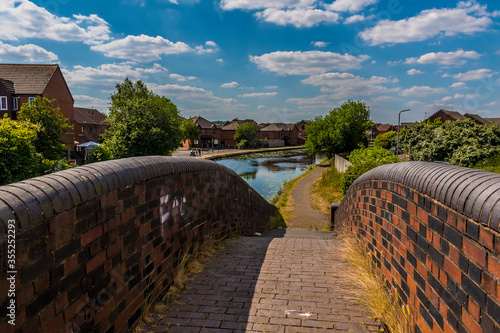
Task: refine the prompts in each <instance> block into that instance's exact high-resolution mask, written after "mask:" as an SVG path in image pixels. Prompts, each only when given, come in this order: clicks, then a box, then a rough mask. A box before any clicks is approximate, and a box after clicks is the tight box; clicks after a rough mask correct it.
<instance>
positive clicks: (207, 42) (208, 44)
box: [205, 40, 218, 47]
mask: <svg viewBox="0 0 500 333" xmlns="http://www.w3.org/2000/svg"><path fill="white" fill-rule="evenodd" d="M205 45H206V46H210V47H217V46H218V45H217V44H216V43H215V42H214V41H211V40H209V41H206V42H205Z"/></svg>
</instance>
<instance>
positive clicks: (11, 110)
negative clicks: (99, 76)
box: [0, 64, 75, 150]
mask: <svg viewBox="0 0 500 333" xmlns="http://www.w3.org/2000/svg"><path fill="white" fill-rule="evenodd" d="M37 96H42V97H46V98H48V99H50V100H53V99H55V100H56V101H55V102H54V103H53V107H54V108H55V107H59V108H60V111H61V113H62V114H63V115H64V117H66V118H67V119H68V121H69V122H70V123H71V124H73V123H74V116H73V114H74V110H73V104H74V99H73V96H72V95H71V92H70V90H69V88H68V85H67V84H66V80H65V79H64V76H63V74H62V72H61V69H60V68H59V65H24V64H0V116H2V117H3V116H4V115H5V114H7V115H8V116H9V117H10V118H11V119H14V120H16V119H17V112H18V111H19V110H20V109H21V105H23V104H24V103H29V102H30V101H32V100H34V99H35V98H36V97H37ZM61 140H62V141H63V142H64V144H65V145H66V148H67V149H69V150H74V147H75V144H74V141H75V132H74V130H73V129H72V128H69V129H68V130H67V132H66V134H64V135H63V136H62V137H61Z"/></svg>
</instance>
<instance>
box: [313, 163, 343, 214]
mask: <svg viewBox="0 0 500 333" xmlns="http://www.w3.org/2000/svg"><path fill="white" fill-rule="evenodd" d="M332 164H333V163H332ZM341 183H342V174H341V173H340V172H338V171H337V169H335V166H334V165H332V166H330V167H329V168H327V169H326V170H325V171H324V172H323V174H322V176H321V178H319V179H318V180H316V181H315V182H314V184H313V193H312V202H313V205H314V208H316V210H318V211H320V212H322V213H323V214H325V215H330V214H331V210H330V205H331V204H332V203H335V202H341V201H342V199H343V197H344V196H343V195H342V188H341Z"/></svg>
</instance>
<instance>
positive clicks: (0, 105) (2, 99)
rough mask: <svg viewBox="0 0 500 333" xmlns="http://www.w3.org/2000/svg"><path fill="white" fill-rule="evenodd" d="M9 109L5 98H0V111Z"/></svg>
mask: <svg viewBox="0 0 500 333" xmlns="http://www.w3.org/2000/svg"><path fill="white" fill-rule="evenodd" d="M4 103H5V107H3V104H4ZM8 109H9V103H8V101H7V96H0V110H8Z"/></svg>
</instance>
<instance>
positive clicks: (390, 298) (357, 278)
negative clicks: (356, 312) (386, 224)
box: [342, 233, 413, 333]
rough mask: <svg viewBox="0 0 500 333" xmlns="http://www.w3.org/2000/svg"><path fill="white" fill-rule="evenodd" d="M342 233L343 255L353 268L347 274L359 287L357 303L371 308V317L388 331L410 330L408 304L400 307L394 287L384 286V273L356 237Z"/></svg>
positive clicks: (408, 331)
mask: <svg viewBox="0 0 500 333" xmlns="http://www.w3.org/2000/svg"><path fill="white" fill-rule="evenodd" d="M342 236H343V237H342V240H343V243H344V246H343V249H342V251H343V255H344V256H345V258H346V259H347V260H348V261H349V262H350V263H351V264H352V266H353V267H354V269H353V270H352V271H351V272H349V273H348V276H349V278H350V279H352V281H353V282H355V283H356V284H358V285H359V286H360V288H358V289H356V292H355V294H356V296H357V298H358V299H359V302H360V303H361V304H362V305H365V306H367V307H368V308H370V309H371V310H372V313H373V315H372V318H374V319H375V320H378V321H380V322H382V324H384V325H385V326H386V327H388V329H389V331H390V332H391V333H412V332H413V329H412V326H411V322H412V316H411V313H410V308H409V306H408V305H403V306H400V303H399V300H400V299H399V295H398V292H397V290H396V289H394V288H392V287H390V288H388V287H387V285H386V280H385V278H384V276H383V275H382V273H381V272H380V271H379V270H378V269H377V265H375V263H374V262H373V260H372V258H371V256H370V255H369V254H368V253H367V251H366V249H365V248H364V247H362V246H361V245H360V244H359V241H358V239H357V238H356V237H355V236H354V235H353V234H348V233H344V234H343V235H342Z"/></svg>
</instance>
